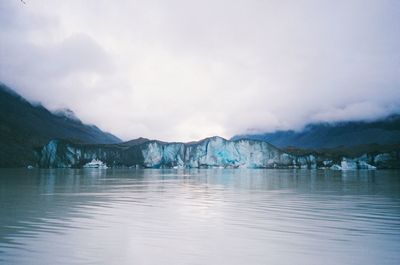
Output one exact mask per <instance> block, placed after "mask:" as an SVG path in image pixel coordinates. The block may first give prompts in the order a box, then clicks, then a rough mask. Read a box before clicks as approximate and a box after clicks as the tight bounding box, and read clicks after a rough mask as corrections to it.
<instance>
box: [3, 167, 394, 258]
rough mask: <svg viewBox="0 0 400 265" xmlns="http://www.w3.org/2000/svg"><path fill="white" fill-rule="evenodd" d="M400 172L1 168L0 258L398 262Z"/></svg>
mask: <svg viewBox="0 0 400 265" xmlns="http://www.w3.org/2000/svg"><path fill="white" fill-rule="evenodd" d="M399 249H400V172H399V171H349V172H338V171H323V170H311V171H309V170H113V169H111V170H98V169H84V170H1V171H0V263H1V264H82V263H84V264H87V263H89V264H307V265H310V264H400V254H399Z"/></svg>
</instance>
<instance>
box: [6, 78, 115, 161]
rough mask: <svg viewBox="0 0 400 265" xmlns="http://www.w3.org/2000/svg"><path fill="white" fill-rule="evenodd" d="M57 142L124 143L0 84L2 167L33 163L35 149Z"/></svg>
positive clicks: (68, 111) (71, 114)
mask: <svg viewBox="0 0 400 265" xmlns="http://www.w3.org/2000/svg"><path fill="white" fill-rule="evenodd" d="M55 138H56V139H68V140H71V141H73V142H77V143H92V144H100V143H104V144H105V143H108V144H109V143H118V142H121V140H120V139H118V138H117V137H116V136H114V135H112V134H110V133H107V132H103V131H102V130H100V129H99V128H97V127H96V126H94V125H87V124H84V123H82V122H81V121H80V120H79V119H78V118H77V117H76V116H75V115H74V114H73V112H72V111H71V110H63V111H57V112H56V113H52V112H50V111H49V110H47V109H46V108H45V107H43V106H41V105H37V104H32V103H30V102H28V101H27V100H25V99H24V98H23V97H21V96H20V95H18V94H17V93H15V92H14V91H13V90H11V89H10V88H8V87H7V86H6V85H4V84H1V83H0V167H12V166H26V165H28V164H31V163H33V162H34V161H35V158H34V155H33V152H32V149H33V148H35V147H38V146H42V145H44V144H46V143H47V142H48V141H49V140H50V139H55Z"/></svg>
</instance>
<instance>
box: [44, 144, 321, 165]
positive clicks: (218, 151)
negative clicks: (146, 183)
mask: <svg viewBox="0 0 400 265" xmlns="http://www.w3.org/2000/svg"><path fill="white" fill-rule="evenodd" d="M37 156H38V165H39V166H40V167H46V168H47V167H48V168H57V167H82V166H83V165H85V164H86V163H88V162H90V161H91V160H93V159H98V160H101V161H103V162H104V163H106V164H107V166H111V167H145V168H173V167H175V168H213V167H222V168H239V167H241V168H316V159H315V157H314V156H313V155H305V156H295V155H291V154H288V153H285V152H283V151H281V150H279V149H278V148H276V147H274V146H272V145H271V144H269V143H267V142H263V141H256V140H238V141H228V140H226V139H223V138H221V137H211V138H207V139H204V140H202V141H199V142H195V143H165V142H160V141H145V142H142V143H139V144H132V145H130V144H112V145H87V144H75V143H71V142H67V141H61V140H52V141H50V142H49V143H48V144H47V145H45V146H44V147H43V148H41V149H40V150H38V152H37Z"/></svg>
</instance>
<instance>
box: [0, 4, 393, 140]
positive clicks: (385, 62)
mask: <svg viewBox="0 0 400 265" xmlns="http://www.w3.org/2000/svg"><path fill="white" fill-rule="evenodd" d="M25 2H26V4H23V3H22V2H21V1H20V0H0V81H1V82H3V83H5V84H7V85H9V86H11V87H12V88H13V89H15V90H16V91H17V92H19V93H20V94H22V95H23V96H24V97H26V98H28V99H29V100H32V101H40V102H42V103H43V104H44V105H45V106H46V107H48V108H49V109H52V110H54V109H57V108H65V107H68V108H70V109H72V110H73V111H74V112H75V113H76V115H77V116H78V117H79V118H81V120H83V121H84V122H87V123H92V124H96V125H98V126H99V127H100V128H101V129H104V130H107V131H109V132H112V133H114V134H115V135H117V136H119V137H120V138H122V139H124V140H128V139H131V138H136V137H139V136H143V137H148V138H157V139H161V140H169V141H171V140H175V141H178V140H179V141H189V140H197V139H200V138H203V137H207V136H212V135H221V136H224V137H231V136H233V135H234V134H237V133H245V132H260V131H272V130H275V129H299V128H301V126H303V125H304V124H305V123H307V122H314V121H339V120H359V119H374V118H378V117H382V116H385V115H386V114H389V113H393V112H399V110H400V1H397V0H393V1H385V0H376V1H367V0H360V1H356V0H354V1H352V0H344V1H340V0H332V1H323V0H316V1H299V0H293V1H285V0H277V1H269V0H265V1H263V0H233V1H232V0H201V1H200V0H198V1H190V0H168V1H165V0H143V1H135V0H118V1H109V0H85V1H82V0H66V1H62V0H57V1H54V0H25Z"/></svg>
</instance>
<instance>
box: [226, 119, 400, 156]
mask: <svg viewBox="0 0 400 265" xmlns="http://www.w3.org/2000/svg"><path fill="white" fill-rule="evenodd" d="M238 139H253V140H262V141H267V142H270V143H271V144H273V145H275V146H277V147H280V148H285V147H296V148H311V149H320V148H336V147H354V146H360V145H368V144H379V145H391V144H399V143H400V115H399V114H393V115H390V116H388V117H386V118H384V119H379V120H375V121H348V122H337V123H312V124H308V125H307V126H305V128H304V129H303V130H301V131H294V130H287V131H276V132H270V133H260V134H243V135H236V136H234V137H232V140H238Z"/></svg>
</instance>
